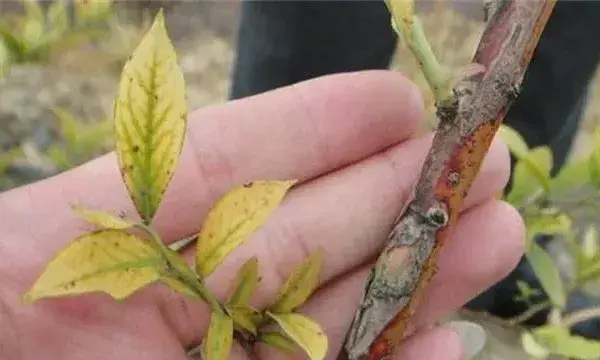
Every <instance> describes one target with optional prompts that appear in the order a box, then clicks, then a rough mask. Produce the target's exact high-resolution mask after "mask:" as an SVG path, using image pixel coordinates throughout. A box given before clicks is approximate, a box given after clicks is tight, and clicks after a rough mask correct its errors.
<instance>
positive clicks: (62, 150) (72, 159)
mask: <svg viewBox="0 0 600 360" xmlns="http://www.w3.org/2000/svg"><path fill="white" fill-rule="evenodd" d="M53 111H54V114H55V115H56V117H57V118H58V120H59V122H58V133H59V135H60V140H61V141H57V142H54V143H52V145H50V146H49V147H48V149H46V154H47V156H48V157H49V158H50V160H51V162H52V164H53V165H54V166H55V167H56V168H57V169H58V170H61V171H62V170H68V169H71V168H73V167H75V166H77V165H81V164H83V163H84V162H86V161H89V160H91V159H93V158H95V157H97V156H99V155H101V154H103V153H106V152H108V151H110V150H112V149H114V133H113V123H112V121H110V119H108V118H107V119H103V120H101V121H88V122H83V121H82V120H80V119H77V118H76V117H75V116H73V114H71V113H70V112H68V111H66V110H64V109H61V108H55V109H53ZM0 173H1V171H0Z"/></svg>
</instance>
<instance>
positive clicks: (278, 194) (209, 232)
mask: <svg viewBox="0 0 600 360" xmlns="http://www.w3.org/2000/svg"><path fill="white" fill-rule="evenodd" d="M294 183H295V181H254V182H251V183H248V184H245V185H242V186H238V187H235V188H234V189H233V190H231V191H230V192H229V193H227V194H226V195H225V196H224V197H223V198H221V200H219V202H217V204H216V205H215V206H214V208H213V209H212V210H211V211H210V212H209V214H208V216H207V217H206V220H205V222H204V226H203V227H202V231H201V232H200V234H199V235H198V242H197V244H196V272H197V273H198V274H199V275H201V276H208V275H209V274H210V273H211V272H213V270H214V269H215V268H216V267H217V266H218V265H219V264H220V263H221V262H222V261H223V259H224V258H225V257H226V256H227V255H228V254H229V253H230V252H231V251H233V250H234V249H235V248H236V247H238V246H239V245H241V244H242V243H243V242H244V241H245V240H246V239H247V238H248V237H249V236H250V235H251V234H252V233H254V231H256V230H257V229H258V228H259V227H260V226H261V225H262V224H263V223H264V222H265V221H266V220H267V218H268V217H269V215H271V213H272V212H273V211H274V210H275V208H276V207H277V206H278V205H279V203H280V202H281V201H282V200H283V197H284V195H285V194H286V192H287V191H288V190H289V188H290V187H291V186H292V185H294Z"/></svg>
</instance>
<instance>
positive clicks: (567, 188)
mask: <svg viewBox="0 0 600 360" xmlns="http://www.w3.org/2000/svg"><path fill="white" fill-rule="evenodd" d="M588 164H589V162H588V159H587V158H586V159H580V160H575V161H572V162H569V163H567V164H566V165H564V166H563V167H562V168H561V169H560V171H559V172H558V174H557V175H556V176H555V177H553V178H552V179H550V194H551V196H552V197H560V196H566V195H567V194H570V193H572V192H573V190H576V189H580V188H582V187H583V186H585V185H587V184H588V183H589V182H590V181H591V180H590V167H589V166H588Z"/></svg>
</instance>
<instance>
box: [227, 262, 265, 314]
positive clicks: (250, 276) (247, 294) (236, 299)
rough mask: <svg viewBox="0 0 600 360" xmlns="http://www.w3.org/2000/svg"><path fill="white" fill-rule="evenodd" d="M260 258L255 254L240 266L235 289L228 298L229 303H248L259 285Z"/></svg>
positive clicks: (234, 304)
mask: <svg viewBox="0 0 600 360" xmlns="http://www.w3.org/2000/svg"><path fill="white" fill-rule="evenodd" d="M258 280H259V278H258V259H257V258H256V257H255V256H254V257H252V258H250V259H248V261H246V263H245V264H244V265H243V266H242V267H241V268H240V270H239V272H238V275H237V278H236V280H235V284H236V286H235V291H234V292H233V294H231V296H230V297H229V299H228V300H227V305H229V306H237V305H247V304H248V302H249V301H250V299H251V298H252V294H254V291H255V290H256V287H257V286H258Z"/></svg>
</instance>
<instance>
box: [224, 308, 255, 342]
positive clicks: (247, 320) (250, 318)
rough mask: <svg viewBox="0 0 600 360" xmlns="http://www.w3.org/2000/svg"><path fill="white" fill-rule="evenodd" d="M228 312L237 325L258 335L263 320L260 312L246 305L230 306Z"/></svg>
mask: <svg viewBox="0 0 600 360" xmlns="http://www.w3.org/2000/svg"><path fill="white" fill-rule="evenodd" d="M227 311H228V312H229V314H230V315H231V318H232V319H233V322H234V324H235V325H237V326H239V327H240V328H242V329H244V330H247V331H248V332H250V333H251V334H253V335H256V328H257V326H258V325H259V324H260V322H261V321H262V319H263V316H262V314H261V313H260V312H259V311H258V310H256V309H254V308H252V307H250V306H246V305H235V306H232V305H228V306H227Z"/></svg>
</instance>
